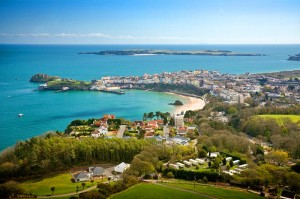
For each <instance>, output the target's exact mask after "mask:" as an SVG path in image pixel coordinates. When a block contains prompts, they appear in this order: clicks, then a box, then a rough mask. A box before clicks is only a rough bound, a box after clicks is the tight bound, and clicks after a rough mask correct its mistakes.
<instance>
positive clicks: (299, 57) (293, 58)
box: [287, 53, 300, 61]
mask: <svg viewBox="0 0 300 199" xmlns="http://www.w3.org/2000/svg"><path fill="white" fill-rule="evenodd" d="M287 60H288V61H300V53H299V54H296V55H293V56H289V58H288V59H287Z"/></svg>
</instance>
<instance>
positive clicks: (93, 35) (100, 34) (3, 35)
mask: <svg viewBox="0 0 300 199" xmlns="http://www.w3.org/2000/svg"><path fill="white" fill-rule="evenodd" d="M0 37H44V38H49V37H57V38H61V37H63V38H68V37H87V38H88V37H92V38H111V36H110V35H106V34H102V33H89V34H76V33H56V34H50V33H29V34H26V33H18V34H8V33H0Z"/></svg>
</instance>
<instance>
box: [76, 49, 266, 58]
mask: <svg viewBox="0 0 300 199" xmlns="http://www.w3.org/2000/svg"><path fill="white" fill-rule="evenodd" d="M78 54H94V55H127V56H128V55H131V56H134V55H203V56H204V55H206V56H265V55H264V54H259V53H238V52H232V51H229V50H143V49H139V50H136V49H134V50H104V51H98V52H80V53H78Z"/></svg>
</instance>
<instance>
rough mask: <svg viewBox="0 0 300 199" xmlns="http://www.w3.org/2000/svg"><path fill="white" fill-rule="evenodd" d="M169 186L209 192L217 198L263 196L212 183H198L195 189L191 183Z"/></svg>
mask: <svg viewBox="0 0 300 199" xmlns="http://www.w3.org/2000/svg"><path fill="white" fill-rule="evenodd" d="M166 185H168V186H172V187H178V188H182V189H188V190H192V191H196V192H198V193H203V194H207V195H209V196H212V197H214V198H215V197H217V198H222V199H223V198H224V199H231V198H239V199H259V198H261V197H260V196H258V195H255V194H252V193H249V192H246V191H239V190H234V189H229V188H230V187H229V188H220V187H216V186H210V185H203V184H198V183H196V184H195V185H196V186H195V189H194V185H193V184H191V183H189V184H187V183H166Z"/></svg>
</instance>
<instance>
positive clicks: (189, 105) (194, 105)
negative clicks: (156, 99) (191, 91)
mask: <svg viewBox="0 0 300 199" xmlns="http://www.w3.org/2000/svg"><path fill="white" fill-rule="evenodd" d="M165 93H167V94H170V95H174V96H179V97H180V98H184V99H185V100H186V101H187V102H186V103H184V104H183V105H182V106H174V109H173V111H172V112H171V113H172V114H177V113H181V112H182V111H183V112H186V111H188V110H191V111H195V110H200V109H203V107H204V106H205V101H204V100H203V99H200V98H196V97H190V96H185V95H180V94H177V93H172V92H165Z"/></svg>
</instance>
